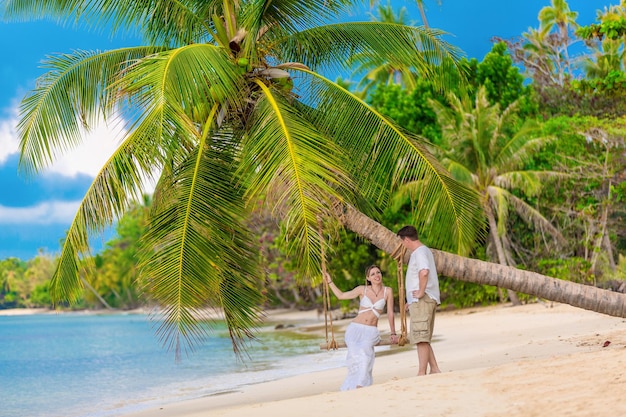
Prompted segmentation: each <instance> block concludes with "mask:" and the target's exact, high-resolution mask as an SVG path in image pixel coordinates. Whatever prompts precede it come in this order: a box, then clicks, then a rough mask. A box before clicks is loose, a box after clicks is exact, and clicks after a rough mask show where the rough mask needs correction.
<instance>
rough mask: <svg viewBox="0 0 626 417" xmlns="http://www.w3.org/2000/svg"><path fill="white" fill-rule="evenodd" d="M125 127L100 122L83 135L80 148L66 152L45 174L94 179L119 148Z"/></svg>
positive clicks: (121, 124)
mask: <svg viewBox="0 0 626 417" xmlns="http://www.w3.org/2000/svg"><path fill="white" fill-rule="evenodd" d="M123 125H124V124H123V123H115V124H113V125H107V124H106V123H105V122H104V121H101V122H99V123H98V124H97V126H96V127H95V128H94V129H92V130H90V131H89V132H84V133H83V138H84V139H83V141H82V143H81V144H80V146H78V147H76V148H74V149H71V150H69V151H66V152H64V154H63V155H62V156H60V157H59V158H57V159H56V160H55V162H54V163H53V164H52V165H51V166H50V167H48V168H46V170H45V172H55V173H58V174H61V175H63V176H66V177H75V176H76V175H78V174H87V175H89V176H90V177H92V178H94V177H95V176H96V175H97V174H98V172H100V169H101V168H102V167H103V166H104V164H105V163H106V161H107V160H108V159H109V158H110V157H111V155H113V152H115V150H116V149H117V147H118V146H119V139H120V138H122V137H123V136H124V135H125V134H126V130H125V129H124V127H123Z"/></svg>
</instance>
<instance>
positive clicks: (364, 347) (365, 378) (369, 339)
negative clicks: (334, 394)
mask: <svg viewBox="0 0 626 417" xmlns="http://www.w3.org/2000/svg"><path fill="white" fill-rule="evenodd" d="M345 341H346V346H347V347H348V355H347V357H346V362H347V367H348V376H346V379H345V381H344V382H343V384H342V385H341V391H348V390H352V389H355V388H357V387H367V386H369V385H372V370H373V369H374V358H375V352H374V346H375V345H376V344H377V343H378V342H379V341H380V335H379V332H378V327H375V326H368V325H365V324H359V323H350V324H349V325H348V328H347V329H346V334H345Z"/></svg>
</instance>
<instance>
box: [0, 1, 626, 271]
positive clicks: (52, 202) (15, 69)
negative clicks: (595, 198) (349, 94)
mask: <svg viewBox="0 0 626 417" xmlns="http://www.w3.org/2000/svg"><path fill="white" fill-rule="evenodd" d="M368 2H369V1H368V0H364V3H365V4H367V3H368ZM383 2H386V0H383ZM424 3H425V5H426V9H427V10H426V13H427V18H428V21H429V24H430V26H431V27H434V28H439V29H443V30H445V31H446V32H448V33H450V35H449V36H447V37H446V40H448V41H449V42H450V43H452V44H454V45H456V46H458V47H460V48H461V49H462V50H463V51H464V52H465V54H466V56H468V57H470V58H472V57H473V58H477V59H479V60H481V59H482V58H483V56H484V55H485V54H486V53H487V52H488V51H489V50H490V49H491V46H492V45H491V38H492V37H493V36H499V37H502V38H513V37H518V36H520V35H521V34H522V33H523V32H525V31H526V30H528V28H529V27H537V26H538V21H537V14H538V12H539V10H540V9H541V8H542V7H544V6H546V5H549V4H550V2H549V0H526V1H523V2H522V1H517V2H510V1H507V0H476V1H467V0H441V1H440V2H439V1H437V0H426V1H425V2H424ZM612 3H619V2H618V1H617V0H614V1H613V2H612ZM612 3H611V2H608V1H607V2H604V1H589V0H570V1H569V4H570V8H571V9H572V10H574V11H578V12H579V18H578V22H579V23H580V24H589V23H592V22H593V21H594V20H595V16H596V10H598V9H603V8H604V7H605V6H608V5H609V4H612ZM1 4H2V1H0V5H1ZM392 4H393V5H394V6H406V7H407V9H408V11H409V18H410V19H411V20H413V21H415V22H416V24H420V23H421V22H420V18H419V14H418V12H417V8H416V7H415V2H414V1H411V0H406V1H401V0H394V1H393V2H392ZM369 11H370V10H369V9H368V8H366V7H363V8H361V9H360V12H359V13H358V14H359V15H361V16H363V19H364V20H369V16H368V15H367V13H368V12H369ZM136 44H137V40H136V39H132V38H131V37H127V38H121V39H110V38H109V36H108V35H107V34H97V33H89V32H85V31H80V30H75V29H71V28H63V27H60V26H58V25H56V24H54V23H51V22H27V23H6V22H0V50H1V51H3V57H4V59H3V60H2V61H1V62H0V259H4V258H8V257H18V258H21V259H23V260H26V259H30V258H32V257H34V256H35V255H36V254H37V253H38V251H39V250H42V251H44V252H46V253H49V254H56V253H58V252H59V251H60V244H59V242H60V240H61V239H62V238H63V236H64V234H65V231H66V230H67V229H68V227H69V225H70V224H71V221H72V219H73V217H74V214H75V213H76V210H77V208H78V205H79V203H80V201H81V199H82V196H83V195H84V193H85V191H86V190H87V188H88V187H89V185H90V184H91V181H92V179H93V177H94V175H95V174H96V172H98V170H99V168H100V167H101V166H102V164H103V163H104V161H105V160H106V159H107V157H108V156H109V155H110V154H111V152H112V151H113V149H115V145H116V143H117V142H116V141H117V139H119V137H120V135H121V133H122V132H119V131H115V129H112V128H107V127H105V126H102V127H100V128H98V129H96V130H95V131H94V132H92V133H90V134H89V135H87V136H86V138H87V139H86V141H85V142H86V143H85V145H84V146H83V147H81V148H79V149H77V150H76V151H73V152H72V153H70V154H68V155H66V156H65V157H63V158H62V159H60V160H59V161H57V162H56V163H55V164H54V165H53V166H51V167H50V168H49V169H47V170H46V171H45V172H42V173H41V174H39V175H38V176H37V177H34V178H26V177H24V176H23V175H21V174H19V173H18V169H17V167H18V159H19V154H18V142H17V138H16V134H15V125H16V121H17V107H18V105H19V102H20V100H21V99H22V97H23V96H24V94H25V92H27V91H28V90H30V89H32V88H33V87H34V85H35V80H36V78H37V77H38V76H40V75H41V74H43V72H44V70H43V69H41V68H40V62H41V60H42V59H44V58H45V57H46V56H47V55H52V54H56V53H67V52H71V51H72V50H76V49H83V50H108V49H114V48H119V47H122V46H126V45H136Z"/></svg>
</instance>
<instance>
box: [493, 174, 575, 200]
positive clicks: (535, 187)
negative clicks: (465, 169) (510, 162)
mask: <svg viewBox="0 0 626 417" xmlns="http://www.w3.org/2000/svg"><path fill="white" fill-rule="evenodd" d="M567 176H568V174H567V173H563V172H557V171H530V170H527V171H523V170H520V171H509V172H505V173H502V174H500V175H498V176H496V177H495V178H494V179H493V184H494V185H496V186H498V187H502V188H506V189H507V190H511V189H518V190H521V191H522V192H523V193H524V194H525V195H527V196H529V197H532V196H536V195H537V194H539V192H540V191H541V189H542V188H543V187H545V185H546V183H547V182H548V181H550V180H553V179H556V178H564V177H567Z"/></svg>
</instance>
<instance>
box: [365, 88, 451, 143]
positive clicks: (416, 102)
mask: <svg viewBox="0 0 626 417" xmlns="http://www.w3.org/2000/svg"><path fill="white" fill-rule="evenodd" d="M429 99H436V100H440V101H443V100H444V99H443V97H442V96H441V94H439V93H437V92H436V91H435V90H434V88H433V86H432V84H431V83H429V82H426V81H424V80H418V82H417V85H416V86H415V88H414V89H413V90H412V91H407V90H406V89H404V88H402V87H401V86H400V85H398V84H389V85H380V86H378V87H377V88H376V90H374V91H373V92H372V94H371V97H370V100H369V101H370V104H371V105H372V106H373V107H374V108H376V110H378V111H379V112H381V113H382V114H384V115H385V116H388V117H390V118H391V119H393V120H394V121H395V122H396V123H397V124H398V125H400V126H402V127H403V128H404V129H406V130H408V131H410V132H412V133H416V134H418V135H420V136H423V137H425V138H427V139H429V140H430V141H431V142H433V143H435V144H438V143H439V142H440V140H441V130H440V129H439V126H438V125H437V118H436V117H435V113H434V112H433V110H432V108H431V107H430V106H429V104H428V100H429Z"/></svg>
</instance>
